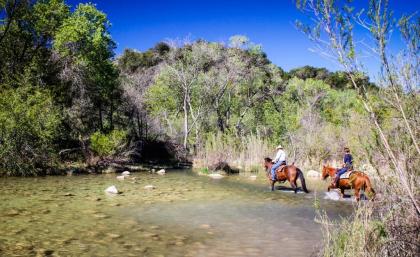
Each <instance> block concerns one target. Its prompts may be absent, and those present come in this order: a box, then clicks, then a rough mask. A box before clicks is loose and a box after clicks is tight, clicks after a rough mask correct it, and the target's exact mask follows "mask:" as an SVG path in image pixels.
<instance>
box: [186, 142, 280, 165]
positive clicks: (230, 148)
mask: <svg viewBox="0 0 420 257" xmlns="http://www.w3.org/2000/svg"><path fill="white" fill-rule="evenodd" d="M273 149H274V148H273V146H271V145H270V144H269V143H268V142H267V141H266V140H264V139H262V138H261V137H259V136H257V135H250V136H247V137H245V138H237V137H233V136H229V135H223V134H210V135H208V137H207V139H206V140H205V144H204V146H203V147H202V148H200V149H198V152H197V155H196V157H195V160H194V166H195V167H209V166H211V165H213V164H215V163H218V162H227V163H228V164H229V165H232V166H234V167H236V168H239V169H241V170H247V171H253V170H259V168H260V166H261V165H262V161H263V158H264V157H265V156H270V155H272V152H273Z"/></svg>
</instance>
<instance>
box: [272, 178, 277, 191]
mask: <svg viewBox="0 0 420 257" xmlns="http://www.w3.org/2000/svg"><path fill="white" fill-rule="evenodd" d="M274 183H276V181H274V180H271V191H274Z"/></svg>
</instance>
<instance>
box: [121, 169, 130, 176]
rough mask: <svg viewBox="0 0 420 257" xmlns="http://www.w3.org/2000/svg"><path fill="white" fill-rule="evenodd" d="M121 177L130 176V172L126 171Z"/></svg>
mask: <svg viewBox="0 0 420 257" xmlns="http://www.w3.org/2000/svg"><path fill="white" fill-rule="evenodd" d="M121 175H123V176H129V175H130V172H129V171H128V170H126V171H124V172H123V173H121Z"/></svg>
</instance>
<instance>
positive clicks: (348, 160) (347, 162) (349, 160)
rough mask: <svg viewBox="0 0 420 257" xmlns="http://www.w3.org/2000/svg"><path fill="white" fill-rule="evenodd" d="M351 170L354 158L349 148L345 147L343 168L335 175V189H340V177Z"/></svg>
mask: <svg viewBox="0 0 420 257" xmlns="http://www.w3.org/2000/svg"><path fill="white" fill-rule="evenodd" d="M350 169H353V156H351V154H350V149H349V148H348V147H344V157H343V168H341V169H339V170H338V171H337V174H336V175H335V180H334V185H335V187H338V181H339V180H340V176H341V175H343V174H344V173H346V172H347V171H348V170H350Z"/></svg>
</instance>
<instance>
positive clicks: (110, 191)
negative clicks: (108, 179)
mask: <svg viewBox="0 0 420 257" xmlns="http://www.w3.org/2000/svg"><path fill="white" fill-rule="evenodd" d="M105 192H107V193H110V194H118V189H117V188H116V187H115V186H110V187H108V188H107V189H105Z"/></svg>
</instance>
